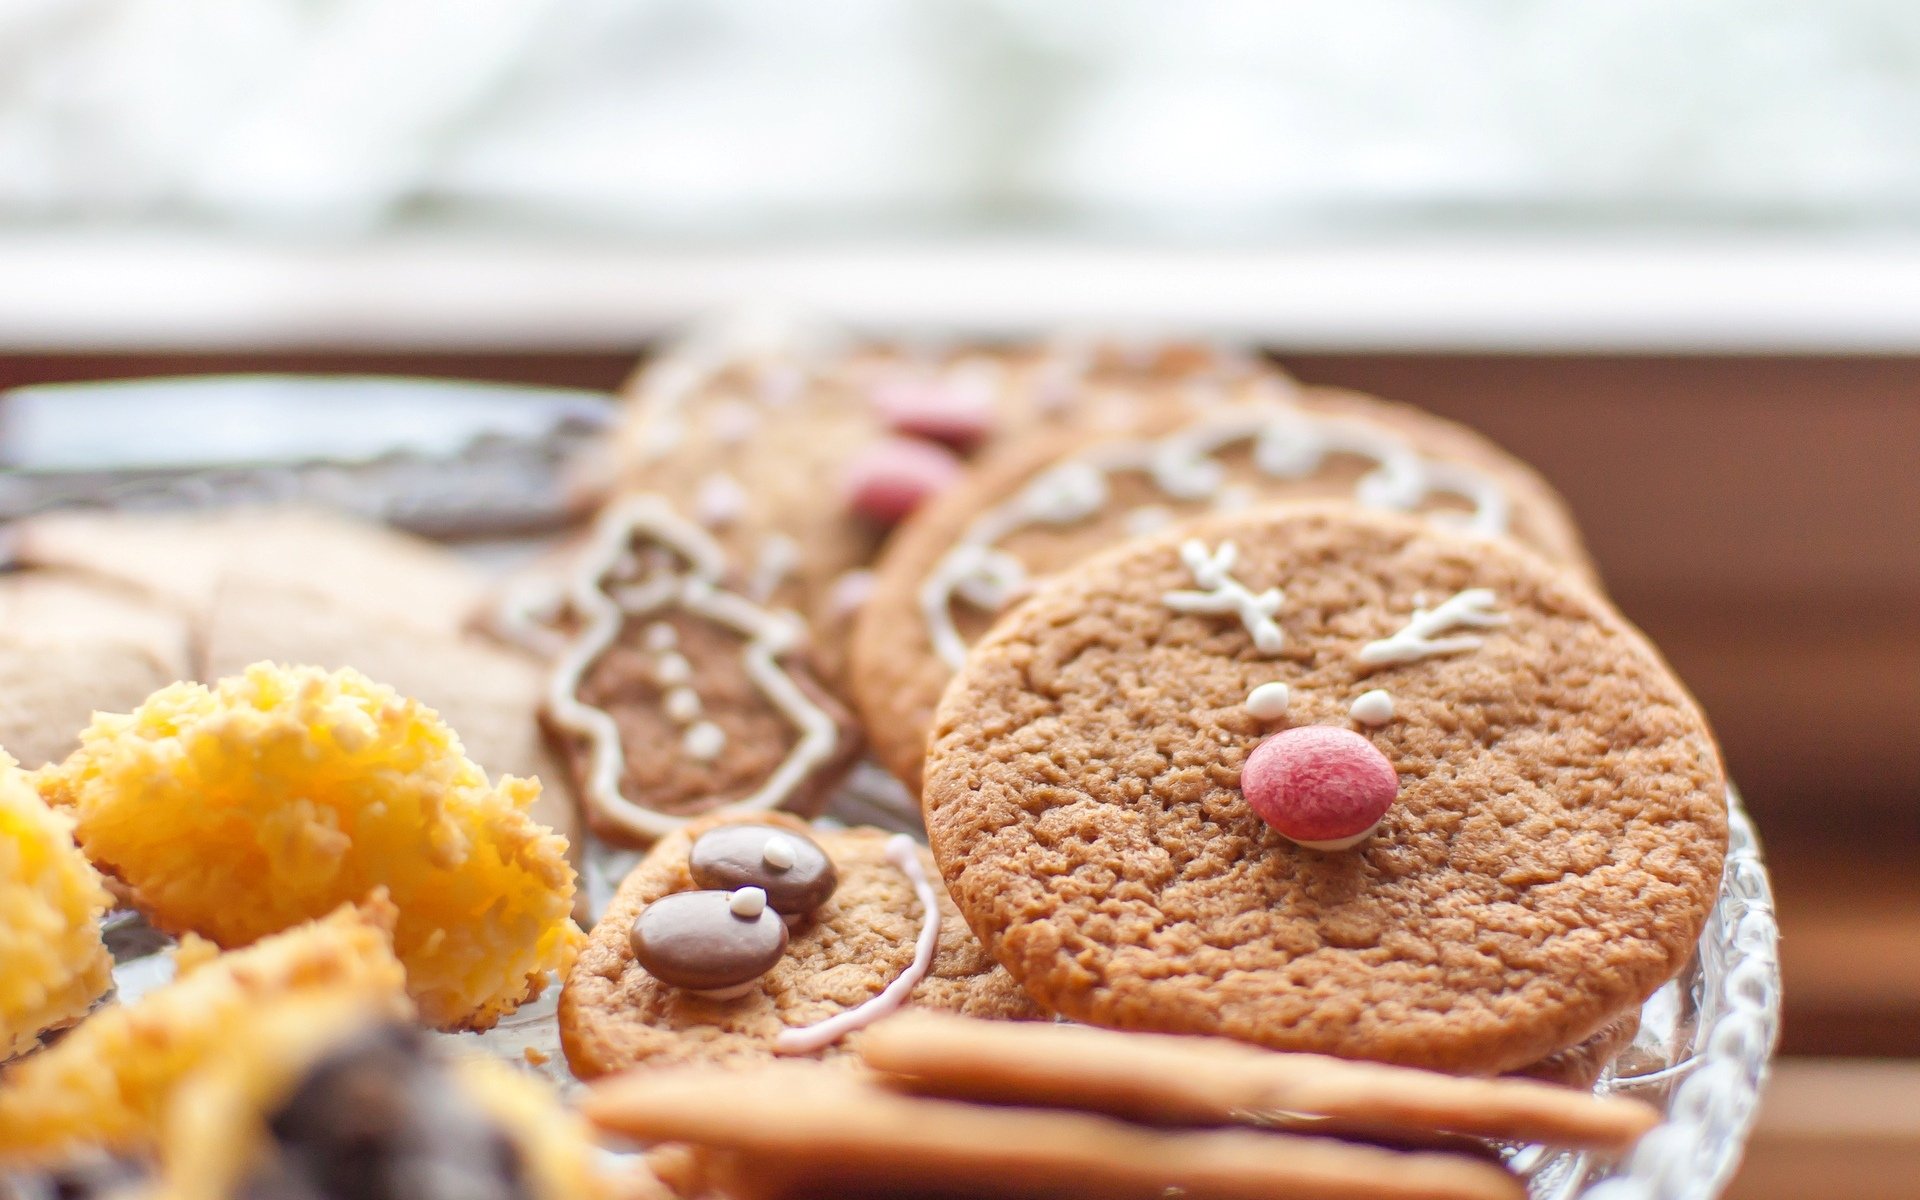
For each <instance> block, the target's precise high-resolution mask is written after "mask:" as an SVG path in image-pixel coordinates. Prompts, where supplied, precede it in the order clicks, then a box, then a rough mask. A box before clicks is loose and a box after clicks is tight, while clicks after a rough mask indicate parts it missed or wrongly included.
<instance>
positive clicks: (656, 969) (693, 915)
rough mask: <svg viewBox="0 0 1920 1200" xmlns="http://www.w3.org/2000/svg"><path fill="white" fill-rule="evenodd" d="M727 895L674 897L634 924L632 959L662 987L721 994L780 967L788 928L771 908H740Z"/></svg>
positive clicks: (663, 899) (655, 905) (648, 910)
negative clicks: (745, 913) (775, 966)
mask: <svg viewBox="0 0 1920 1200" xmlns="http://www.w3.org/2000/svg"><path fill="white" fill-rule="evenodd" d="M740 907H741V909H742V910H746V911H750V912H752V915H751V916H743V915H740V914H739V913H738V912H736V911H735V900H734V893H732V892H729V891H717V890H715V891H702V892H675V893H673V894H672V895H670V896H662V897H660V898H659V899H658V900H655V901H654V902H653V903H652V904H649V905H647V907H646V908H644V909H642V910H641V911H640V915H639V916H638V917H637V918H635V919H634V922H633V933H632V935H631V941H632V944H633V956H634V958H635V959H637V960H639V963H640V965H641V967H643V968H645V970H646V972H647V974H649V975H652V976H653V977H654V978H655V979H658V980H659V981H660V982H662V983H666V984H671V985H672V986H674V987H682V988H688V989H690V990H692V991H698V992H710V991H724V990H727V989H730V988H736V987H740V986H742V985H744V984H749V983H752V982H753V981H754V980H756V979H758V978H760V976H762V975H764V974H766V973H767V972H768V971H769V970H771V969H772V968H773V965H774V964H775V963H777V962H779V961H780V955H781V954H783V953H784V952H785V951H786V948H787V926H786V922H784V921H782V920H781V919H780V914H779V913H777V912H775V911H774V910H773V909H772V908H769V907H765V906H764V901H763V902H762V905H761V906H758V907H757V910H756V906H753V905H744V904H743V905H741V906H740Z"/></svg>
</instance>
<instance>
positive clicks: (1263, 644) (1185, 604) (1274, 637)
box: [1160, 540, 1286, 654]
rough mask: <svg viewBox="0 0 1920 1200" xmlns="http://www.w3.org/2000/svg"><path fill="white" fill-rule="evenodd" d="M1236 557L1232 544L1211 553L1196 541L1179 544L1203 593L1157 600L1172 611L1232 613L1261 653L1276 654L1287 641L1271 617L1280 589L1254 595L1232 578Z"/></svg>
mask: <svg viewBox="0 0 1920 1200" xmlns="http://www.w3.org/2000/svg"><path fill="white" fill-rule="evenodd" d="M1238 555H1239V549H1238V547H1236V546H1235V545H1234V544H1233V543H1232V542H1221V543H1220V545H1219V547H1218V548H1217V549H1214V550H1208V549H1207V546H1206V543H1205V542H1201V541H1198V540H1190V541H1186V542H1182V543H1181V545H1180V561H1181V562H1184V563H1186V564H1187V570H1189V571H1191V572H1193V578H1194V582H1196V583H1198V584H1199V585H1200V586H1201V587H1202V588H1204V589H1206V590H1205V591H1181V592H1168V593H1167V594H1166V595H1164V596H1162V597H1160V599H1161V602H1162V603H1164V604H1165V605H1166V606H1167V607H1168V608H1171V609H1172V610H1173V611H1175V612H1183V613H1233V614H1235V615H1237V616H1238V617H1239V618H1240V624H1241V625H1243V626H1245V627H1246V630H1247V635H1248V636H1249V637H1251V638H1252V639H1253V644H1254V646H1255V648H1257V649H1258V650H1259V651H1260V653H1262V654H1278V653H1280V648H1281V646H1283V645H1284V644H1285V642H1286V638H1285V635H1283V634H1282V633H1281V632H1280V626H1279V625H1278V624H1276V623H1275V622H1274V619H1273V614H1275V613H1277V612H1279V611H1280V605H1281V603H1282V602H1283V601H1284V600H1285V599H1286V597H1285V595H1284V594H1283V593H1282V592H1281V591H1280V589H1279V588H1268V589H1267V590H1265V591H1263V592H1254V591H1253V590H1251V589H1250V588H1248V587H1247V585H1246V584H1244V583H1241V582H1240V581H1239V580H1238V579H1235V578H1234V577H1233V574H1232V572H1233V562H1234V559H1235V558H1236V557H1237V556H1238Z"/></svg>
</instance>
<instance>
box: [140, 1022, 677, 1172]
mask: <svg viewBox="0 0 1920 1200" xmlns="http://www.w3.org/2000/svg"><path fill="white" fill-rule="evenodd" d="M160 1162H161V1177H162V1178H161V1183H160V1186H159V1188H158V1189H157V1192H158V1196H159V1197H160V1200H231V1198H232V1197H236V1196H242V1195H291V1196H347V1195H351V1196H357V1197H363V1198H366V1200H378V1198H380V1197H389V1196H391V1197H405V1198H406V1200H440V1198H443V1197H445V1198H454V1197H458V1198H460V1200H610V1198H611V1197H612V1195H613V1186H612V1185H613V1182H614V1180H613V1177H612V1176H610V1175H607V1174H604V1173H603V1172H602V1170H601V1167H600V1162H599V1153H598V1150H597V1148H596V1147H595V1145H594V1143H593V1139H592V1134H591V1132H590V1131H589V1129H588V1127H587V1125H586V1123H585V1122H584V1121H582V1120H581V1119H580V1118H579V1117H577V1116H575V1115H574V1114H573V1113H571V1112H569V1111H568V1110H566V1109H565V1108H562V1107H561V1105H560V1103H559V1101H558V1099H557V1098H556V1097H555V1095H554V1093H553V1090H552V1089H551V1088H550V1087H549V1086H547V1085H546V1084H544V1083H542V1082H540V1081H538V1080H536V1079H534V1078H532V1077H531V1076H528V1075H526V1074H524V1073H521V1072H517V1071H515V1070H513V1069H512V1068H510V1067H507V1066H505V1065H503V1064H501V1063H498V1062H495V1061H492V1060H490V1059H481V1058H475V1057H471V1056H468V1055H462V1054H458V1053H456V1052H454V1051H453V1050H452V1049H451V1048H450V1046H449V1045H448V1043H446V1042H444V1041H436V1040H434V1039H433V1038H432V1035H429V1034H426V1033H423V1032H422V1031H421V1030H419V1029H417V1028H415V1027H412V1026H409V1025H407V1024H405V1023H403V1022H397V1021H394V1020H392V1019H391V1017H389V1016H388V1015H387V1014H385V1013H382V1012H381V1011H379V1010H378V1009H377V1008H369V1007H368V1006H367V1004H366V1003H365V1002H364V999H363V998H360V997H355V996H351V995H341V994H339V993H313V994H307V995H302V996H296V997H287V998H282V999H281V1000H279V1001H277V1002H275V1003H272V1004H269V1005H265V1006H262V1007H260V1008H258V1009H256V1010H254V1011H253V1012H251V1013H249V1014H248V1015H247V1018H246V1019H245V1020H244V1021H242V1022H241V1023H240V1024H239V1025H238V1026H237V1027H236V1028H235V1029H234V1030H233V1036H232V1039H231V1041H230V1042H229V1044H228V1045H227V1046H226V1048H225V1049H224V1051H223V1053H222V1054H221V1055H220V1056H219V1057H218V1059H217V1060H216V1061H214V1062H213V1063H212V1064H210V1065H209V1067H208V1068H207V1069H206V1070H204V1071H201V1072H199V1073H198V1074H196V1075H195V1076H194V1077H193V1078H192V1079H191V1080H189V1081H188V1082H187V1083H186V1084H185V1085H184V1086H183V1087H182V1088H181V1089H180V1090H179V1092H178V1093H177V1094H176V1096H175V1101H174V1104H173V1106H172V1109H171V1111H170V1113H169V1114H168V1120H167V1124H166V1128H165V1133H164V1136H163V1139H162V1144H161V1148H160ZM654 1190H655V1192H656V1193H660V1192H661V1191H662V1189H659V1188H658V1187H657V1186H656V1188H655V1189H654ZM620 1191H621V1194H622V1196H633V1195H634V1194H635V1191H634V1189H632V1188H631V1187H630V1186H623V1187H622V1188H621V1189H620Z"/></svg>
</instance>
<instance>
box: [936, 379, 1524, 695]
mask: <svg viewBox="0 0 1920 1200" xmlns="http://www.w3.org/2000/svg"><path fill="white" fill-rule="evenodd" d="M1268 386H1273V385H1272V384H1271V383H1269V384H1268ZM1275 398H1276V399H1277V400H1280V401H1282V402H1284V401H1286V399H1287V397H1286V396H1285V395H1277V396H1276V397H1275ZM1249 441H1250V442H1253V443H1254V454H1253V458H1254V464H1255V466H1256V468H1257V469H1259V470H1260V471H1261V472H1262V473H1263V474H1266V475H1268V476H1271V477H1273V478H1276V479H1299V478H1303V477H1305V476H1307V475H1310V474H1312V473H1313V472H1314V471H1317V470H1318V469H1319V468H1320V465H1321V463H1322V462H1324V461H1325V459H1326V458H1327V456H1328V455H1330V454H1351V455H1356V456H1358V457H1361V458H1366V459H1371V460H1372V461H1373V463H1374V464H1375V465H1374V469H1373V470H1371V471H1369V472H1367V474H1366V475H1364V476H1362V477H1361V479H1360V481H1359V483H1358V484H1357V485H1356V487H1355V491H1356V498H1357V499H1358V500H1359V501H1360V502H1361V503H1363V504H1367V505H1371V506H1373V507H1376V508H1391V509H1403V510H1405V509H1412V508H1414V507H1416V506H1418V505H1420V504H1422V503H1424V502H1426V501H1428V500H1430V499H1432V498H1434V497H1436V496H1443V495H1446V496H1455V497H1458V498H1460V499H1462V500H1465V501H1467V502H1468V503H1470V504H1472V505H1473V512H1472V514H1471V515H1470V516H1469V517H1468V519H1467V527H1468V528H1469V529H1470V530H1471V531H1473V532H1475V533H1478V534H1481V535H1482V536H1496V535H1499V534H1502V533H1505V532H1506V530H1507V523H1508V517H1509V508H1510V505H1509V502H1508V500H1507V495H1506V493H1505V491H1503V490H1502V489H1501V488H1500V487H1499V485H1498V484H1496V483H1495V482H1494V481H1493V480H1491V479H1489V478H1487V477H1485V476H1483V475H1481V474H1480V473H1479V472H1477V471H1474V470H1472V469H1471V468H1468V467H1466V466H1463V465H1461V464H1459V463H1453V462H1437V461H1433V460H1430V459H1427V458H1424V457H1422V456H1421V455H1420V454H1418V453H1416V452H1415V451H1414V450H1413V448H1412V447H1411V446H1409V445H1407V443H1405V442H1403V441H1401V440H1400V439H1399V438H1397V437H1395V436H1394V435H1393V434H1391V433H1389V432H1387V431H1386V430H1384V429H1379V428H1376V427H1373V426H1369V425H1366V424H1364V423H1361V422H1356V421H1349V420H1343V419H1341V418H1338V417H1327V416H1320V415H1317V414H1314V413H1309V412H1305V411H1302V410H1298V409H1295V410H1292V411H1287V412H1283V413H1275V412H1274V411H1273V410H1272V409H1271V408H1264V409H1261V410H1259V411H1255V412H1249V413H1245V414H1241V415H1238V416H1237V417H1233V418H1214V419H1209V420H1205V421H1203V422H1196V423H1195V424H1193V425H1190V426H1188V427H1187V428H1186V429H1184V430H1181V431H1180V432H1178V433H1175V434H1172V435H1170V436H1168V437H1164V438H1160V439H1158V440H1154V441H1129V442H1117V443H1112V444H1109V445H1105V446H1099V447H1095V448H1093V449H1091V450H1089V451H1087V452H1086V453H1084V454H1080V455H1076V456H1074V457H1072V458H1069V459H1066V460H1064V461H1062V462H1060V463H1058V464H1056V465H1055V466H1053V467H1052V468H1050V469H1048V470H1047V471H1045V472H1042V473H1041V474H1040V475H1038V476H1035V477H1034V478H1033V479H1032V480H1031V481H1029V482H1028V484H1027V486H1026V487H1024V488H1022V489H1021V490H1020V491H1019V493H1017V494H1016V495H1014V496H1013V497H1012V498H1010V499H1009V500H1007V501H1006V502H1005V503H1003V504H1000V505H998V506H996V507H994V508H990V509H988V510H987V511H986V512H984V513H982V514H980V516H979V517H977V518H975V520H974V522H973V525H972V526H971V527H970V528H969V529H968V530H967V532H966V533H965V535H964V536H962V537H961V538H960V540H959V541H957V542H956V543H955V544H954V546H953V548H952V549H951V550H949V551H948V552H947V554H946V555H945V556H943V557H942V558H941V559H940V561H939V562H937V563H936V564H934V567H933V569H932V570H931V571H930V572H929V573H928V574H927V578H926V579H925V580H924V581H923V582H922V583H921V585H920V592H919V601H920V616H921V620H922V622H923V623H924V624H925V626H926V630H927V637H928V640H929V641H930V642H931V643H932V645H933V648H934V651H935V652H936V653H938V654H939V656H940V658H941V660H942V661H944V662H945V663H946V664H947V667H948V669H949V670H955V671H957V670H959V669H960V666H961V664H962V663H964V662H965V661H966V657H967V643H966V640H965V639H964V638H962V637H961V636H960V631H959V630H958V629H957V628H956V627H955V625H954V620H953V612H952V606H953V605H954V604H955V603H956V602H957V601H964V602H966V603H968V604H971V605H973V606H974V607H976V608H980V609H984V610H986V611H989V612H994V611H998V610H999V609H1001V608H1003V607H1005V605H1006V604H1007V603H1008V602H1010V601H1011V600H1012V599H1014V598H1015V597H1017V596H1018V595H1019V594H1020V593H1021V592H1022V591H1023V590H1024V589H1025V587H1026V586H1027V583H1028V578H1027V570H1026V566H1025V564H1024V563H1022V562H1020V560H1018V559H1017V558H1014V557H1013V556H1012V555H1011V554H1008V553H1007V552H1006V551H1004V550H1001V549H999V548H998V543H1000V542H1001V541H1003V540H1004V539H1006V538H1007V537H1009V536H1010V535H1012V534H1014V533H1016V532H1018V531H1019V530H1021V529H1025V528H1028V527H1030V526H1034V525H1071V524H1074V523H1076V522H1079V521H1084V520H1086V519H1087V518H1089V517H1091V516H1093V515H1094V514H1095V513H1097V512H1099V511H1100V510H1101V509H1102V508H1104V507H1105V506H1106V505H1107V502H1108V499H1109V496H1110V489H1109V487H1108V484H1107V479H1108V477H1109V476H1111V475H1115V474H1119V473H1121V472H1129V473H1135V474H1140V475H1144V476H1146V477H1147V478H1148V479H1149V480H1151V481H1152V482H1153V484H1154V486H1155V487H1156V488H1158V489H1159V490H1160V491H1162V492H1164V493H1166V494H1167V495H1169V496H1172V497H1175V498H1178V499H1186V500H1203V499H1218V497H1219V494H1220V492H1221V490H1222V486H1223V483H1224V480H1225V469H1224V467H1223V466H1222V465H1221V464H1220V462H1219V461H1218V460H1217V459H1215V458H1214V457H1212V456H1214V455H1217V454H1219V453H1220V452H1221V451H1223V450H1225V449H1227V448H1229V447H1231V446H1233V445H1235V444H1238V443H1241V442H1249ZM1444 515H1447V516H1452V515H1455V514H1451V513H1448V514H1444Z"/></svg>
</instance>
